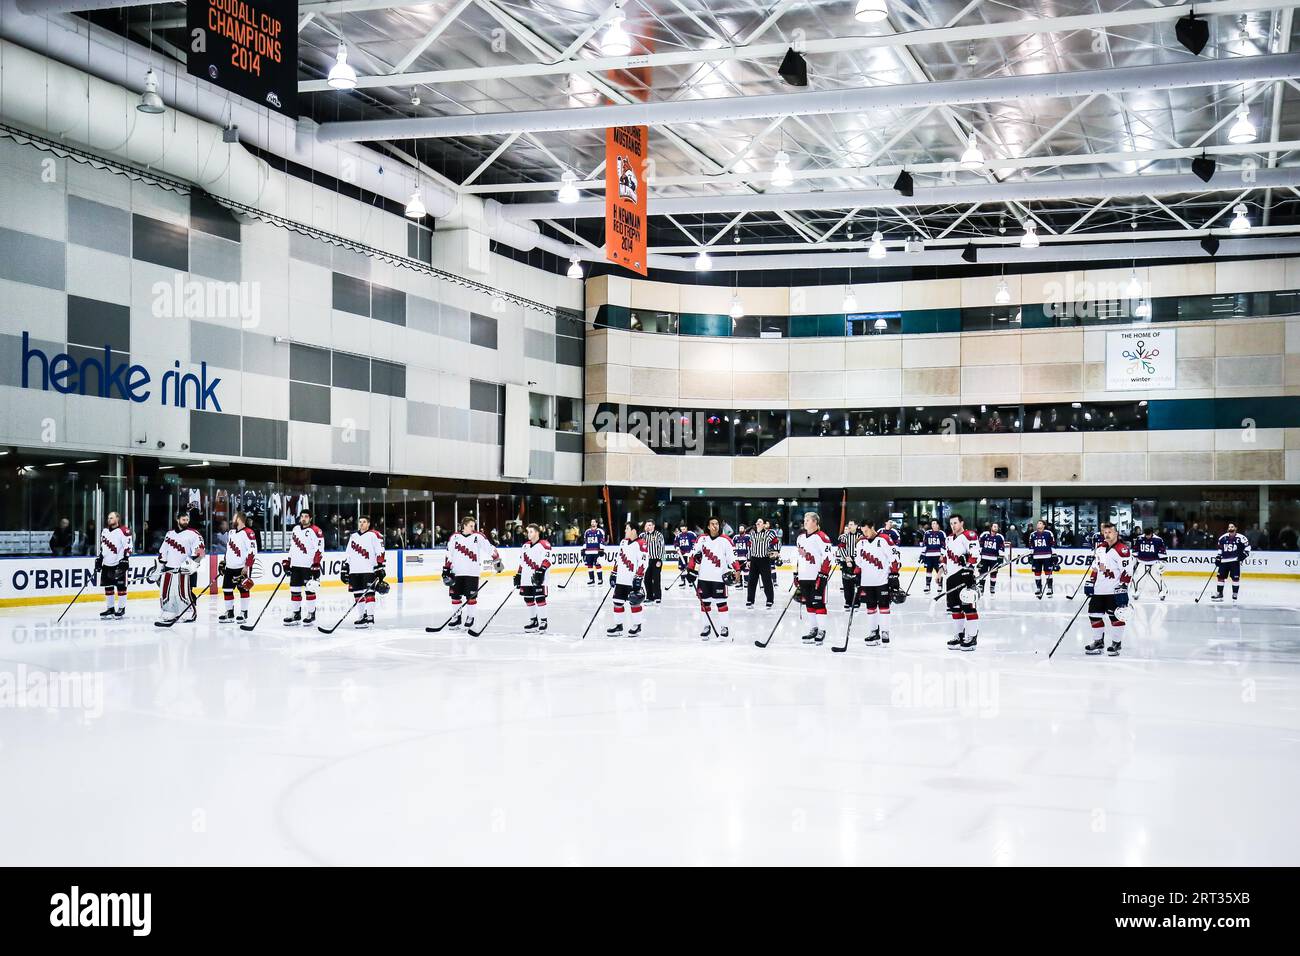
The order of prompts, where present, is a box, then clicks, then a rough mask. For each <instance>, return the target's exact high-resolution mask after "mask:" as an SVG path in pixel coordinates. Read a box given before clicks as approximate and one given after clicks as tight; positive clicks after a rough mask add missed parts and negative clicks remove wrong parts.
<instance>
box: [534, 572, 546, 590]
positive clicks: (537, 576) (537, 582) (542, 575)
mask: <svg viewBox="0 0 1300 956" xmlns="http://www.w3.org/2000/svg"><path fill="white" fill-rule="evenodd" d="M545 583H546V572H545V571H543V570H542V569H541V568H538V569H537V570H536V571H534V572H533V587H535V588H540V587H541V586H542V585H543V584H545Z"/></svg>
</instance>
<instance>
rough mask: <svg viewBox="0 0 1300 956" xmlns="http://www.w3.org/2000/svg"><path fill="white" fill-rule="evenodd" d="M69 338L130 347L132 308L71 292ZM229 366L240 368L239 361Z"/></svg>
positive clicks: (121, 349) (94, 345)
mask: <svg viewBox="0 0 1300 956" xmlns="http://www.w3.org/2000/svg"><path fill="white" fill-rule="evenodd" d="M68 342H70V343H75V344H77V345H86V346H90V347H91V348H101V349H102V348H103V347H104V346H106V345H107V346H109V347H110V348H112V349H115V350H116V351H119V352H129V351H131V310H130V309H129V308H127V307H126V306H124V305H115V304H114V303H112V302H100V301H98V300H96V299H86V298H83V297H81V296H79V295H70V296H68ZM229 367H230V368H239V365H238V364H236V365H232V366H229Z"/></svg>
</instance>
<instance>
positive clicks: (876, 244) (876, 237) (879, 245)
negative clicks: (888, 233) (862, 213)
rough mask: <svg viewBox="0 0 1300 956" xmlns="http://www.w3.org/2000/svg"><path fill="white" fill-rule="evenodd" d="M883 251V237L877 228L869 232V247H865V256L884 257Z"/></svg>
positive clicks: (872, 257)
mask: <svg viewBox="0 0 1300 956" xmlns="http://www.w3.org/2000/svg"><path fill="white" fill-rule="evenodd" d="M885 251H886V250H885V237H884V236H882V235H881V234H880V230H879V229H877V230H876V231H875V232H873V233H872V234H871V247H870V248H869V249H867V258H868V259H883V258H885Z"/></svg>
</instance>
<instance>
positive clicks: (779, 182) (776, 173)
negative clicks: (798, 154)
mask: <svg viewBox="0 0 1300 956" xmlns="http://www.w3.org/2000/svg"><path fill="white" fill-rule="evenodd" d="M793 182H794V173H792V172H790V154H789V153H787V152H786V151H785V150H781V151H780V152H779V153H777V154H776V156H775V157H774V158H773V159H772V185H773V186H776V187H777V188H779V189H784V188H785V187H786V186H789V185H790V184H791V183H793Z"/></svg>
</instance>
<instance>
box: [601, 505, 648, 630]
mask: <svg viewBox="0 0 1300 956" xmlns="http://www.w3.org/2000/svg"><path fill="white" fill-rule="evenodd" d="M649 560H650V551H649V549H648V548H647V547H646V543H645V541H644V540H642V538H641V536H640V534H638V532H637V529H636V525H634V524H632V522H630V521H629V522H628V523H627V524H626V525H624V526H623V540H622V541H620V542H619V544H618V550H617V551H616V552H614V568H613V570H612V571H611V572H610V575H609V585H610V587H612V588H613V589H614V594H613V595H612V597H613V604H614V620H615V622H616V623H615V624H613V625H611V626H610V627H608V628H606V629H605V633H606V634H609V635H610V636H611V637H612V636H615V635H618V634H622V633H623V604H624V603H625V602H626V603H627V605H628V606H629V607H631V609H632V614H633V620H637V616H638V615H640V613H641V605H642V603H643V602H644V601H645V592H644V591H643V590H642V589H641V584H642V582H643V581H644V580H645V569H646V565H647V564H648V563H649ZM640 633H641V622H640V621H639V620H637V623H636V624H633V625H632V627H631V628H630V629H629V630H628V632H627V636H628V637H636V636H637V635H638V634H640Z"/></svg>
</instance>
